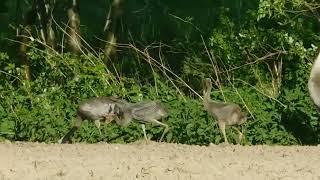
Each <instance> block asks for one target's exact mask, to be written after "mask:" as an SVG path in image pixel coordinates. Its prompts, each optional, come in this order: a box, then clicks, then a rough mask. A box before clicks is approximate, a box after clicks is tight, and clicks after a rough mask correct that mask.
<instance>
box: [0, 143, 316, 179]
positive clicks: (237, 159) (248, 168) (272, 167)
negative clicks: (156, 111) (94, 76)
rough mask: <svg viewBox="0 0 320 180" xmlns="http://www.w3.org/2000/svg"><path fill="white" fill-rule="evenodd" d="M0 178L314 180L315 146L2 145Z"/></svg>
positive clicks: (0, 150)
mask: <svg viewBox="0 0 320 180" xmlns="http://www.w3.org/2000/svg"><path fill="white" fill-rule="evenodd" d="M0 179H1V180H2V179H4V180H6V179H17V180H18V179H19V180H20V179H23V180H29V179H30V180H31V179H32V180H35V179H41V180H42V179H70V180H72V179H75V180H82V179H86V180H87V179H121V180H123V179H165V180H170V179H181V180H184V179H199V180H200V179H201V180H202V179H210V180H213V179H214V180H219V179H228V180H229V179H240V180H241V179H245V180H248V179H259V180H260V179H268V180H270V179H303V180H308V179H320V146H286V147H284V146H235V145H230V146H222V145H211V146H190V145H181V144H166V143H155V142H150V143H149V144H145V143H140V144H138V143H136V144H65V145H60V144H43V143H18V142H16V143H9V142H6V143H1V144H0Z"/></svg>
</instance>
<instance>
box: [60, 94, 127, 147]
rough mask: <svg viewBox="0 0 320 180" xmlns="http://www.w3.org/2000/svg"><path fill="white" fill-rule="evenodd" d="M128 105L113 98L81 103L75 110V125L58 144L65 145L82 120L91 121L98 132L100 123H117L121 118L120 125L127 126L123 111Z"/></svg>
mask: <svg viewBox="0 0 320 180" xmlns="http://www.w3.org/2000/svg"><path fill="white" fill-rule="evenodd" d="M127 105H128V103H127V102H126V101H124V100H120V99H117V98H115V97H95V98H91V99H88V100H86V101H83V102H82V103H81V104H80V105H79V108H78V110H77V119H76V122H75V125H74V126H73V127H72V128H71V129H70V130H69V132H68V133H67V134H66V135H65V136H64V137H62V138H61V139H60V140H59V143H65V142H66V141H67V140H69V138H70V136H72V135H73V133H74V132H75V131H76V130H77V129H79V128H80V126H81V124H82V122H83V121H84V120H89V121H93V122H94V123H95V125H96V127H97V128H98V129H99V133H100V134H101V130H100V121H105V123H110V122H111V121H113V120H116V121H117V122H119V121H120V120H119V118H121V123H122V124H128V123H129V122H130V121H131V119H130V117H129V118H128V115H127V114H125V111H124V109H125V108H126V106H127Z"/></svg>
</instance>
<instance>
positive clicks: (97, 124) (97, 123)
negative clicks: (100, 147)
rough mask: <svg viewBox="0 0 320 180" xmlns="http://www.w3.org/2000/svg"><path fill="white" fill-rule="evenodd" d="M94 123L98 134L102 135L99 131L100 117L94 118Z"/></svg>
mask: <svg viewBox="0 0 320 180" xmlns="http://www.w3.org/2000/svg"><path fill="white" fill-rule="evenodd" d="M94 124H95V125H96V127H97V128H98V130H99V134H100V136H101V135H102V133H101V130H100V126H101V125H100V119H98V120H94Z"/></svg>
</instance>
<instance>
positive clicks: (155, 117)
mask: <svg viewBox="0 0 320 180" xmlns="http://www.w3.org/2000/svg"><path fill="white" fill-rule="evenodd" d="M128 109H129V111H130V114H131V116H132V118H133V119H135V120H136V121H139V122H142V123H154V124H157V125H161V126H164V128H165V129H164V131H163V133H162V135H161V138H160V140H159V142H161V141H162V139H163V137H164V135H165V134H166V133H167V131H168V129H169V127H168V125H167V124H164V123H162V122H160V121H159V120H160V119H162V118H166V117H167V116H168V114H169V112H168V110H167V109H166V108H164V107H163V106H162V105H161V104H160V103H159V102H157V101H150V102H139V103H136V104H132V105H131V106H130V107H129V108H128ZM141 127H142V130H143V135H144V138H145V140H147V135H146V129H145V125H144V124H141Z"/></svg>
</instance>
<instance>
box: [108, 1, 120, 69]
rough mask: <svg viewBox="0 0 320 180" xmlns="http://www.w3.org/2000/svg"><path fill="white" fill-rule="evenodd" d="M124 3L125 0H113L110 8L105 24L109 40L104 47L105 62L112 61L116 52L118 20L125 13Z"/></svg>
mask: <svg viewBox="0 0 320 180" xmlns="http://www.w3.org/2000/svg"><path fill="white" fill-rule="evenodd" d="M123 3H124V0H113V2H112V4H111V6H110V8H109V12H108V16H107V20H106V24H105V26H104V31H106V32H107V42H106V45H105V48H104V55H105V58H104V62H105V64H109V63H111V62H112V59H113V58H114V56H115V54H116V43H117V37H116V34H117V26H118V21H119V19H120V18H121V16H122V14H123Z"/></svg>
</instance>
